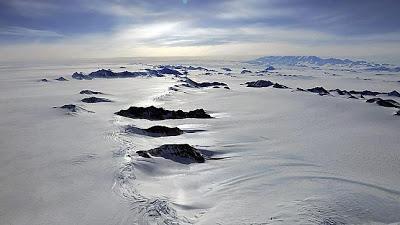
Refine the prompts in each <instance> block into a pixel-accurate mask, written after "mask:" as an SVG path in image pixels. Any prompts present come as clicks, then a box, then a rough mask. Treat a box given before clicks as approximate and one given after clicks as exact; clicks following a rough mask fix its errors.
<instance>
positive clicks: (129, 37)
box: [0, 0, 400, 64]
mask: <svg viewBox="0 0 400 225" xmlns="http://www.w3.org/2000/svg"><path fill="white" fill-rule="evenodd" d="M399 10H400V1H397V0H230V1H228V0H146V1H145V0H142V1H139V0H96V1H95V0H68V1H61V0H0V54H1V56H0V57H1V58H0V59H2V60H13V59H23V60H25V59H26V60H28V59H55V58H60V59H62V58H79V57H84V58H86V57H89V58H90V57H127V56H128V57H130V56H132V57H142V56H218V55H232V56H236V55H243V56H261V55H320V56H337V57H356V58H375V59H379V58H382V59H385V60H386V61H391V62H392V63H393V62H396V61H397V62H399V63H398V64H400V13H399Z"/></svg>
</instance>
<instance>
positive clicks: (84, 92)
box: [79, 90, 104, 95]
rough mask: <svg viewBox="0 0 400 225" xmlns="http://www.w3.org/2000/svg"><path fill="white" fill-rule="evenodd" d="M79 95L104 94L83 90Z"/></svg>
mask: <svg viewBox="0 0 400 225" xmlns="http://www.w3.org/2000/svg"><path fill="white" fill-rule="evenodd" d="M79 94H81V95H102V94H104V93H102V92H100V91H91V90H82V91H81V92H79Z"/></svg>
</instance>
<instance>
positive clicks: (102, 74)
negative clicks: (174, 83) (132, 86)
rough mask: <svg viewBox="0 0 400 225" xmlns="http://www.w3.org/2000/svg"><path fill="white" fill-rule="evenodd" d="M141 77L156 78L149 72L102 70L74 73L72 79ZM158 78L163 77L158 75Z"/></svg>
mask: <svg viewBox="0 0 400 225" xmlns="http://www.w3.org/2000/svg"><path fill="white" fill-rule="evenodd" d="M139 76H154V74H150V73H147V72H129V71H124V72H113V71H112V70H105V69H101V70H98V71H95V72H91V73H89V74H87V75H85V74H83V73H74V74H73V75H72V78H74V79H77V80H92V79H94V78H129V77H139ZM156 76H162V75H160V74H157V75H156Z"/></svg>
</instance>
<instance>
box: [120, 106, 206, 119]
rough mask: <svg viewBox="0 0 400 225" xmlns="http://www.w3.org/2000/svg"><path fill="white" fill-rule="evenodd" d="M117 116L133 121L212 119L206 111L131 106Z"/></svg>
mask: <svg viewBox="0 0 400 225" xmlns="http://www.w3.org/2000/svg"><path fill="white" fill-rule="evenodd" d="M115 114H117V115H119V116H124V117H129V118H133V119H148V120H166V119H185V118H201V119H208V118H212V117H211V116H210V115H209V114H207V113H206V112H205V111H204V109H196V110H193V111H189V112H184V111H182V110H177V111H173V110H166V109H163V108H156V107H154V106H150V107H135V106H131V107H130V108H129V109H126V110H120V111H119V112H116V113H115Z"/></svg>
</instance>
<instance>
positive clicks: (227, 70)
mask: <svg viewBox="0 0 400 225" xmlns="http://www.w3.org/2000/svg"><path fill="white" fill-rule="evenodd" d="M221 69H222V70H224V71H226V72H231V71H232V69H231V68H227V67H224V68H221Z"/></svg>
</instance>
